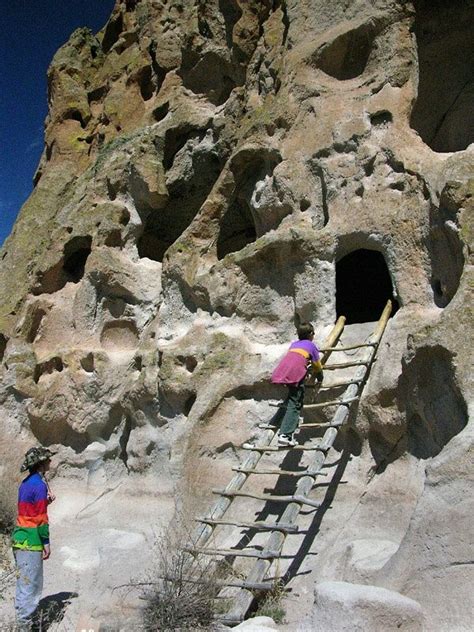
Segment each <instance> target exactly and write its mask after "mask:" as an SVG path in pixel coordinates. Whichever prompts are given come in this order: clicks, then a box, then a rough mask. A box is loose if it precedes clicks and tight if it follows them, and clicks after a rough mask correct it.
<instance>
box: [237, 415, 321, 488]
mask: <svg viewBox="0 0 474 632" xmlns="http://www.w3.org/2000/svg"><path fill="white" fill-rule="evenodd" d="M306 425H308V426H309V427H311V424H305V426H306ZM232 469H233V471H234V472H242V474H276V475H277V476H295V477H302V476H314V475H313V474H309V473H308V471H307V470H304V471H300V472H292V471H290V470H279V469H268V470H257V469H251V468H245V467H233V468H232ZM318 476H327V473H323V474H318Z"/></svg>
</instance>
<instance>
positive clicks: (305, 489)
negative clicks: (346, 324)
mask: <svg viewBox="0 0 474 632" xmlns="http://www.w3.org/2000/svg"><path fill="white" fill-rule="evenodd" d="M391 311H392V303H391V301H388V302H387V304H386V306H385V308H384V310H383V312H382V315H381V317H380V319H379V321H378V323H377V326H376V329H375V332H374V334H373V335H372V336H371V338H370V342H371V343H375V344H373V346H371V347H369V348H368V349H367V352H366V356H367V364H366V365H364V366H361V367H360V368H359V369H358V371H357V373H356V379H357V378H360V381H359V382H358V383H355V384H350V385H349V386H348V388H347V389H346V390H345V391H344V393H343V395H342V397H341V399H342V400H346V399H351V398H354V397H356V396H357V395H360V394H362V391H363V389H364V386H365V379H366V377H367V375H368V373H369V371H370V368H371V365H372V362H373V359H374V358H375V355H376V353H377V349H378V343H379V342H380V339H381V338H382V336H383V333H384V331H385V327H386V325H387V322H388V319H389V317H390V313H391ZM332 346H333V345H329V344H327V345H326V347H332ZM327 357H329V353H328V356H327ZM326 359H327V358H326ZM349 414H350V406H345V405H340V406H339V407H338V408H337V410H336V412H335V413H334V416H333V419H332V423H334V425H336V423H337V424H338V425H339V426H342V425H343V424H344V423H345V421H347V419H348V417H349ZM337 434H338V428H328V429H327V430H326V432H325V433H324V435H323V439H322V442H321V447H322V448H323V447H324V448H326V447H327V450H326V451H325V452H317V453H316V455H315V458H314V459H313V462H312V463H311V465H310V466H309V468H308V470H309V471H311V475H309V476H303V477H302V478H301V479H300V480H299V482H298V485H297V487H296V490H297V491H296V492H295V493H298V494H300V495H305V496H306V495H307V494H308V493H309V492H310V491H311V489H312V487H313V485H314V482H315V478H316V476H317V473H318V471H319V470H321V468H322V466H323V465H324V462H325V460H326V454H327V451H329V449H330V448H331V447H332V445H333V443H334V441H335V439H336V437H337ZM300 510H301V505H299V504H297V503H289V504H288V506H287V507H286V509H285V511H284V512H283V514H282V515H281V517H280V521H281V522H284V523H285V524H289V525H293V524H294V522H295V521H296V519H297V518H298V516H299V513H300ZM285 539H286V533H284V532H281V531H273V532H271V534H270V535H269V537H268V540H267V543H266V545H265V547H264V549H263V552H264V553H265V552H269V551H278V552H279V553H281V550H282V548H283V545H284V543H285ZM271 564H272V560H267V559H259V560H257V561H256V562H255V564H254V566H253V567H252V568H251V570H250V572H249V573H248V575H247V578H246V582H249V583H250V582H252V583H256V582H262V581H263V579H264V578H265V576H266V574H267V572H268V571H269V569H270V566H271ZM253 599H254V596H253V594H252V592H251V591H249V590H247V589H245V588H242V589H241V590H240V591H239V594H238V595H237V597H236V599H235V600H234V607H233V609H232V610H231V611H230V612H229V613H228V615H227V616H226V617H225V621H229V622H239V621H242V620H243V618H244V616H245V614H246V613H247V610H248V609H249V608H250V606H251V604H252V602H253Z"/></svg>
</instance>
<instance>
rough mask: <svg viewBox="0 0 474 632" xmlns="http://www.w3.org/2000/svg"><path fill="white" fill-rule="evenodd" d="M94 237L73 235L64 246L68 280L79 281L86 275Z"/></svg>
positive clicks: (64, 265)
mask: <svg viewBox="0 0 474 632" xmlns="http://www.w3.org/2000/svg"><path fill="white" fill-rule="evenodd" d="M91 245H92V237H90V236H87V237H73V238H72V239H71V240H70V241H68V243H67V244H66V245H65V246H64V262H63V270H64V272H65V273H66V278H67V280H68V281H72V282H73V283H78V282H79V281H80V280H81V279H82V277H83V276H84V270H85V267H86V261H87V258H88V257H89V255H90V254H91Z"/></svg>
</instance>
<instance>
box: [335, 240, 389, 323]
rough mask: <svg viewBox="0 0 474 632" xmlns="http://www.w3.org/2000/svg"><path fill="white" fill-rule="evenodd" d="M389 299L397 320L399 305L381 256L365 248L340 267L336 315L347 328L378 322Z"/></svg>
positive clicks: (354, 251) (344, 258) (340, 264)
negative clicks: (343, 317)
mask: <svg viewBox="0 0 474 632" xmlns="http://www.w3.org/2000/svg"><path fill="white" fill-rule="evenodd" d="M389 299H390V300H391V301H392V304H393V309H392V316H393V315H394V314H395V312H396V311H397V310H398V307H399V305H398V301H397V300H396V299H394V298H393V286H392V280H391V278H390V274H389V272H388V268H387V264H386V262H385V258H384V256H383V254H382V253H381V252H378V251H377V250H367V249H364V248H361V249H359V250H353V251H352V252H350V253H349V254H347V255H346V256H344V257H342V259H340V260H339V261H338V262H337V263H336V312H337V316H345V317H346V324H347V325H350V324H353V323H365V322H373V321H376V320H378V319H379V318H380V316H381V314H382V311H383V308H384V307H385V304H386V303H387V301H388V300H389Z"/></svg>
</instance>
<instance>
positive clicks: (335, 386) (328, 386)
mask: <svg viewBox="0 0 474 632" xmlns="http://www.w3.org/2000/svg"><path fill="white" fill-rule="evenodd" d="M361 382H362V380H347V382H335V383H334V384H321V385H320V388H322V389H324V390H327V389H330V388H340V387H341V386H351V384H360V383H361ZM307 386H309V384H308V385H307Z"/></svg>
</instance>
